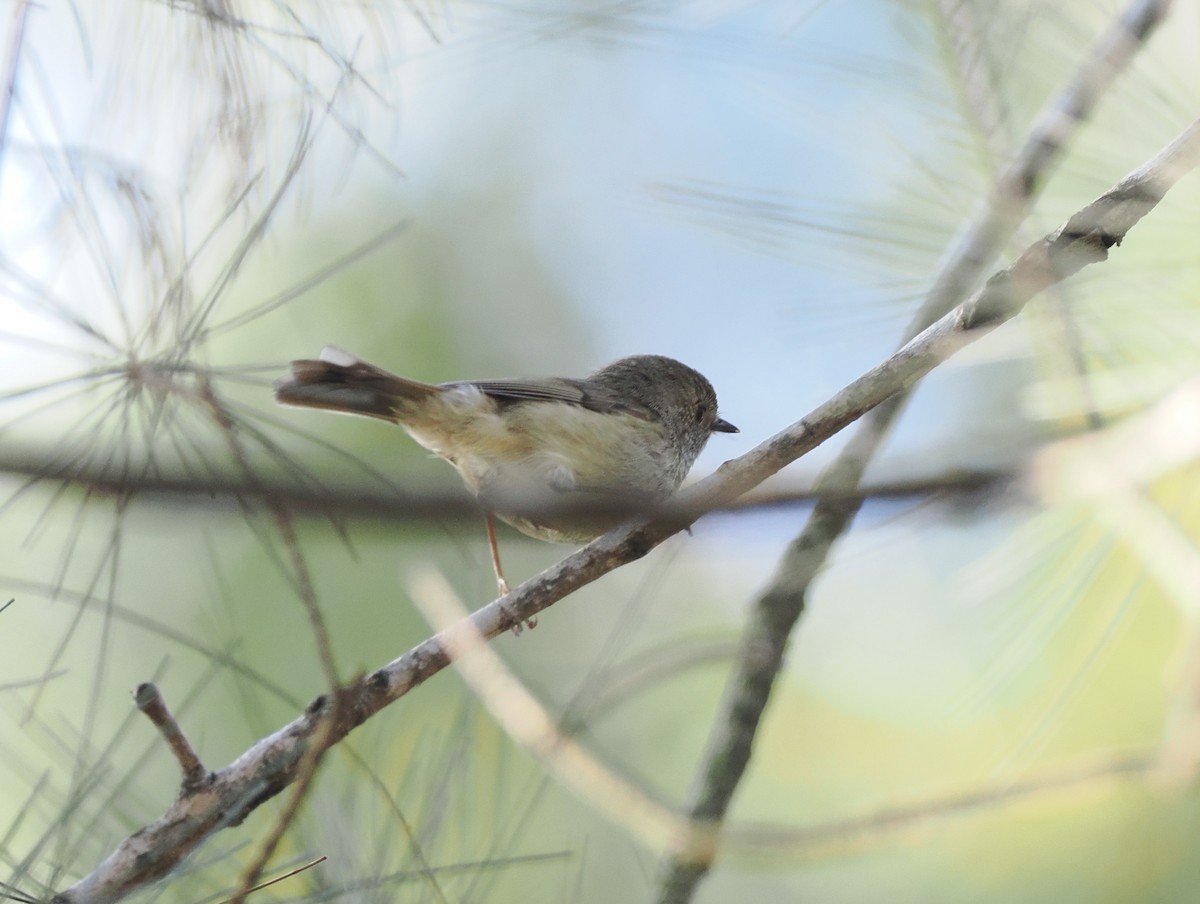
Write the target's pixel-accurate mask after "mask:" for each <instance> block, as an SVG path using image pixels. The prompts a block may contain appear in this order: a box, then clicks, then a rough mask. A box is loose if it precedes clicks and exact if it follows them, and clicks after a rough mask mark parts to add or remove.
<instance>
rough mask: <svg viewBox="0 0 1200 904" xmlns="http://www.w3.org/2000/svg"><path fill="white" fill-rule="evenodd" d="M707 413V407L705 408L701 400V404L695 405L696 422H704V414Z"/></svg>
mask: <svg viewBox="0 0 1200 904" xmlns="http://www.w3.org/2000/svg"><path fill="white" fill-rule="evenodd" d="M707 413H708V409H706V408H705V407H704V403H703V402H702V403H701V404H699V405H697V406H696V423H697V424H703V423H704V415H706V414H707Z"/></svg>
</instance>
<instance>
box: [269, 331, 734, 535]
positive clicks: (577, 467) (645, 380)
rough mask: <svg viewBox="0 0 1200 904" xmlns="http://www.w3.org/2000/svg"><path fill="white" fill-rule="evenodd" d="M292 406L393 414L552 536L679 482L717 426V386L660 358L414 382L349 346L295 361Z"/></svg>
mask: <svg viewBox="0 0 1200 904" xmlns="http://www.w3.org/2000/svg"><path fill="white" fill-rule="evenodd" d="M275 397H276V399H277V400H278V401H279V402H281V403H283V404H285V405H299V406H305V407H310V408H327V409H330V410H333V411H342V412H348V413H352V414H362V415H367V416H369V417H376V418H382V419H383V420H388V421H393V422H395V423H398V424H400V425H401V426H402V427H404V428H405V429H406V430H407V431H408V432H409V434H411V435H412V437H413V438H414V439H415V440H416V441H417V442H418V443H420V444H421V445H422V446H424V447H425V448H426V449H429V450H430V451H432V452H434V453H435V454H437V455H439V456H441V457H442V458H444V459H446V460H447V461H448V462H450V463H451V464H452V465H454V467H455V468H457V469H458V472H459V474H461V475H462V478H463V480H464V481H465V482H466V484H467V486H468V487H470V489H471V491H472V492H474V493H475V494H476V496H478V497H479V499H480V502H481V503H482V504H483V506H484V507H485V508H486V509H488V510H489V511H491V512H494V513H495V514H496V515H497V516H498V517H500V518H502V519H503V520H505V521H507V522H509V523H510V524H512V525H513V526H514V527H516V528H517V529H518V530H521V531H522V532H524V533H526V534H529V535H530V536H532V537H537V538H539V539H542V540H552V541H556V542H582V541H585V540H590V539H592V538H593V537H595V536H598V535H599V534H600V533H603V532H604V531H605V530H607V529H608V528H610V527H612V526H614V525H615V524H616V523H618V522H620V521H621V520H622V519H623V517H625V516H627V515H628V514H630V513H631V512H632V511H636V510H639V509H642V510H644V509H646V508H648V507H651V506H653V505H655V504H657V503H660V502H662V501H663V500H665V499H666V498H667V497H669V496H670V495H671V494H672V493H674V492H675V491H676V490H677V489H678V488H679V485H680V483H682V482H683V478H684V477H685V476H686V475H687V472H688V471H689V470H690V469H691V467H692V464H693V463H694V462H695V460H696V456H698V455H699V454H700V450H701V449H703V448H704V444H705V443H706V442H708V438H709V437H710V436H711V435H712V434H713V433H714V432H723V433H736V432H737V428H736V427H734V426H733V425H732V424H729V423H728V422H726V421H724V420H722V419H721V418H720V417H719V415H718V413H717V397H716V393H715V392H714V391H713V388H712V384H710V383H709V382H708V380H707V379H705V378H704V376H703V375H701V374H700V373H698V372H696V371H695V370H693V369H692V368H690V367H688V366H687V365H685V364H681V363H680V362H678V361H675V360H673V359H671V358H666V357H663V356H661V355H636V356H634V357H630V358H622V359H621V360H619V361H615V362H613V363H612V364H609V365H608V366H607V367H603V368H601V369H600V370H598V371H596V372H595V373H593V374H592V375H591V376H589V377H586V378H584V379H581V380H576V379H568V378H564V377H549V378H544V379H514V380H474V381H468V382H459V383H442V384H440V385H436V386H435V385H432V384H429V383H421V382H418V381H415V380H408V379H405V378H403V377H398V376H396V375H395V374H391V373H388V372H387V371H385V370H382V369H380V368H378V367H375V366H374V365H372V364H367V363H366V362H364V361H360V360H358V359H357V358H354V357H353V356H351V355H348V354H347V353H345V352H343V351H341V350H339V349H325V351H324V352H322V354H321V358H320V360H304V361H293V362H292V374H291V378H290V379H286V380H281V381H279V382H278V383H277V384H276V386H275Z"/></svg>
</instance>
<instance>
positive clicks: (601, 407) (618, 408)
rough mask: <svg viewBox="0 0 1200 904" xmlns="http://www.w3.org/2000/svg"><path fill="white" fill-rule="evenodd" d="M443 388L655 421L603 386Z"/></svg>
mask: <svg viewBox="0 0 1200 904" xmlns="http://www.w3.org/2000/svg"><path fill="white" fill-rule="evenodd" d="M443 385H444V386H454V385H460V386H461V385H471V386H474V387H476V388H478V389H479V390H480V391H481V392H484V393H486V394H487V395H489V396H491V397H492V398H493V399H495V400H496V401H498V402H500V403H501V404H503V403H505V402H566V403H567V404H569V405H579V406H580V407H582V408H587V409H589V410H591V411H598V412H600V413H601V414H608V413H617V412H621V413H624V414H631V415H633V416H634V417H639V418H642V419H643V420H647V421H653V420H657V419H658V418H657V416H656V415H655V414H654V412H653V411H651V410H650V409H649V408H647V407H646V406H645V405H642V404H641V403H640V402H635V401H633V400H631V399H621V398H619V397H617V396H616V395H615V394H614V393H613V392H612V391H611V390H609V389H608V388H607V387H605V386H597V385H595V384H593V383H586V382H584V381H583V380H569V379H566V378H565V377H546V378H542V379H537V378H531V379H516V380H472V381H471V382H470V383H469V384H462V383H459V384H454V383H446V384H443Z"/></svg>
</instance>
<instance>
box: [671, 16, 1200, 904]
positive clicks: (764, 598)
mask: <svg viewBox="0 0 1200 904" xmlns="http://www.w3.org/2000/svg"><path fill="white" fill-rule="evenodd" d="M1169 5H1170V3H1169V2H1168V0H1134V3H1133V4H1132V5H1131V6H1130V7H1129V8H1128V9H1127V10H1126V12H1125V14H1124V15H1123V16H1122V17H1121V18H1120V19H1119V20H1118V21H1117V22H1115V23H1114V24H1113V26H1112V27H1111V28H1109V29H1108V31H1106V32H1105V34H1104V35H1102V36H1101V38H1100V39H1099V41H1098V42H1097V43H1096V45H1095V46H1094V47H1093V48H1092V50H1091V52H1090V53H1089V54H1088V55H1087V57H1086V58H1085V60H1084V62H1083V64H1082V65H1081V66H1080V68H1079V70H1078V71H1077V72H1076V73H1075V75H1074V77H1073V78H1072V79H1071V80H1070V81H1069V82H1068V84H1067V85H1066V86H1065V87H1064V89H1063V90H1062V91H1061V92H1060V93H1059V95H1058V96H1057V97H1056V99H1055V100H1054V102H1052V103H1051V104H1050V105H1049V106H1048V107H1047V108H1046V110H1045V111H1044V112H1043V113H1042V115H1041V116H1040V117H1039V119H1038V121H1037V123H1036V124H1035V125H1034V127H1033V129H1032V130H1031V133H1030V135H1029V137H1028V138H1027V140H1026V142H1025V144H1024V145H1023V147H1022V148H1021V149H1020V150H1019V151H1018V153H1017V155H1016V157H1015V158H1014V160H1013V162H1012V164H1011V165H1010V166H1009V167H1008V169H1007V170H1005V171H1004V172H1003V173H1002V174H1001V175H1000V177H999V178H998V179H997V181H996V184H995V186H994V189H993V192H992V197H991V199H990V202H989V204H988V205H987V207H986V209H985V210H984V212H983V213H982V214H981V215H980V216H979V218H978V219H976V220H975V221H974V222H973V223H972V224H971V225H970V226H969V227H968V228H967V229H966V231H965V232H964V233H963V235H962V237H961V238H960V240H959V242H958V244H957V246H956V247H955V248H953V249H952V250H951V254H950V262H949V264H948V265H947V266H946V267H945V268H944V269H943V270H942V272H941V273H940V274H939V276H938V278H937V279H936V280H935V281H934V283H933V285H932V287H931V288H930V291H929V294H928V295H927V296H926V298H925V301H924V303H923V304H922V306H921V308H920V310H918V312H917V314H916V315H915V317H914V318H913V321H912V323H911V324H910V325H909V328H908V330H907V332H906V333H905V341H906V342H907V341H908V340H910V339H912V337H913V336H915V335H918V334H920V333H921V331H922V330H924V329H926V327H929V326H930V324H933V323H935V322H936V321H937V320H938V318H939V317H942V316H943V313H944V312H945V311H947V310H948V309H949V308H950V307H951V306H952V305H954V304H956V303H957V302H958V300H959V299H961V298H963V297H964V296H965V295H966V294H967V291H968V289H969V287H970V286H972V285H974V284H975V282H976V280H977V279H978V278H979V276H980V274H981V273H982V272H983V268H984V267H985V266H986V265H987V262H988V261H990V260H991V259H993V258H994V256H995V255H996V254H997V253H998V251H999V250H1000V248H1001V247H1003V245H1004V244H1005V243H1006V242H1007V241H1009V239H1010V238H1011V237H1012V235H1013V232H1014V231H1015V229H1016V227H1017V225H1018V224H1019V223H1020V221H1021V220H1022V219H1023V218H1024V217H1025V216H1026V214H1027V213H1028V211H1029V210H1030V208H1031V207H1032V204H1033V200H1034V198H1035V197H1036V195H1037V194H1038V193H1039V191H1040V189H1041V186H1042V185H1043V184H1044V182H1045V179H1046V177H1047V176H1048V174H1049V172H1050V171H1051V169H1052V168H1053V165H1054V164H1055V163H1056V162H1057V160H1058V158H1059V157H1060V156H1061V151H1062V149H1063V147H1064V145H1065V144H1066V142H1067V140H1068V139H1069V138H1070V137H1071V135H1072V133H1073V132H1074V130H1075V127H1076V126H1078V125H1079V123H1081V122H1082V121H1083V120H1084V119H1085V118H1086V117H1087V116H1089V115H1090V114H1091V111H1092V109H1093V108H1094V106H1095V104H1096V102H1097V100H1098V99H1099V98H1100V97H1101V96H1102V95H1103V93H1104V91H1105V89H1106V88H1107V87H1108V86H1109V84H1111V82H1112V80H1113V79H1114V78H1115V77H1116V75H1117V73H1118V72H1120V71H1121V70H1122V69H1123V68H1124V67H1125V65H1126V64H1127V63H1128V62H1129V60H1130V59H1131V58H1132V56H1133V54H1134V53H1135V52H1136V51H1137V50H1138V49H1139V48H1140V47H1141V46H1142V45H1143V44H1144V42H1145V41H1146V39H1147V37H1148V36H1149V34H1150V33H1151V32H1152V31H1153V30H1154V28H1155V26H1156V25H1157V24H1158V23H1159V22H1160V21H1161V20H1162V18H1163V17H1164V16H1165V15H1166V12H1167V9H1168V7H1169ZM1193 130H1194V127H1193ZM1186 134H1187V133H1185V135H1186ZM1168 150H1169V149H1168ZM1137 175H1138V174H1136V173H1135V174H1133V175H1132V176H1130V177H1129V178H1127V179H1126V180H1125V182H1123V183H1121V186H1126V185H1131V184H1133V183H1131V182H1130V180H1134V179H1136V177H1137ZM1121 186H1118V187H1117V189H1114V192H1118V191H1119V190H1120V189H1121ZM1112 194H1113V192H1110V193H1109V195H1112ZM1105 197H1108V195H1106V196H1105ZM1158 197H1161V195H1158ZM1101 201H1103V199H1101ZM1099 203H1100V201H1098V202H1096V204H1099ZM1096 204H1093V205H1090V206H1089V207H1088V208H1085V210H1084V211H1081V212H1080V213H1079V214H1077V215H1076V217H1074V218H1072V222H1075V221H1076V220H1078V219H1079V217H1081V216H1084V215H1085V214H1086V215H1087V216H1089V217H1090V216H1094V215H1096V214H1098V213H1099V209H1096ZM1089 211H1091V213H1089ZM1078 225H1079V224H1077V226H1078ZM1070 228H1071V226H1070V224H1068V226H1067V227H1064V230H1063V232H1060V236H1061V235H1062V234H1063V233H1065V232H1066V231H1068V230H1069V229H1070ZM1122 234H1123V233H1122ZM1119 240H1120V239H1119V238H1117V239H1116V241H1117V242H1119ZM1039 244H1041V243H1035V245H1034V246H1031V248H1030V249H1029V250H1027V251H1026V252H1025V254H1024V255H1022V258H1021V260H1019V261H1018V262H1017V264H1015V265H1014V267H1017V266H1019V265H1020V264H1021V261H1022V260H1026V259H1027V258H1028V257H1029V256H1030V254H1031V252H1033V253H1037V252H1036V251H1035V249H1037V248H1038V246H1039ZM1105 247H1108V246H1105ZM1101 259H1102V258H1101ZM1082 265H1083V264H1080V266H1082ZM1072 266H1073V264H1072ZM1011 269H1012V268H1010V270H1011ZM1053 272H1054V267H1053V266H1052V267H1050V268H1048V269H1047V272H1046V275H1047V276H1048V275H1050V274H1051V273H1053ZM1072 272H1073V271H1072ZM998 276H999V274H998ZM1022 278H1027V277H1022ZM1034 278H1035V280H1036V279H1037V277H1034ZM1059 278H1061V276H1060V277H1059ZM996 279H997V277H995V276H994V277H992V281H994V280H996ZM992 281H989V283H988V285H987V286H985V287H984V290H983V293H984V294H985V295H986V293H987V292H988V289H989V287H991V286H992ZM1051 284H1052V282H1049V281H1047V282H1045V283H1044V284H1043V285H1040V287H1039V288H1038V289H1036V290H1035V291H1041V289H1044V288H1047V287H1048V286H1049V285H1051ZM976 298H977V299H978V298H979V296H976ZM999 300H1000V306H1001V307H1004V306H1005V305H1009V304H1012V303H1013V299H1010V298H1003V297H1001V298H1000V299H999ZM988 304H990V302H983V306H984V307H986V306H987V305H988ZM909 344H910V345H911V342H909ZM905 347H907V346H905ZM902 352H903V349H901V353H902ZM908 398H909V390H908V388H907V387H906V388H905V389H904V390H903V391H901V392H898V393H896V394H895V395H893V396H891V397H890V398H888V399H887V400H886V401H885V402H883V403H882V404H881V405H879V406H877V407H876V408H875V409H873V410H872V411H871V412H870V414H869V415H868V416H867V417H866V418H864V420H863V423H862V424H861V425H860V427H859V429H858V430H857V431H856V432H855V434H854V435H853V436H852V437H851V438H850V440H849V442H848V443H847V445H846V447H845V448H844V449H843V450H842V453H841V454H840V455H839V456H838V458H837V459H836V460H835V461H834V463H833V464H832V465H830V467H829V469H828V470H827V471H826V472H825V474H823V475H822V477H821V479H820V481H819V482H818V485H817V486H818V490H819V489H820V488H821V487H822V486H836V487H842V488H850V487H856V486H858V485H859V484H860V482H861V481H862V477H863V473H864V472H865V471H866V469H867V465H868V464H869V463H870V462H871V460H872V459H873V458H874V457H875V455H876V454H877V452H878V451H879V449H880V448H881V447H882V446H883V443H884V440H885V439H886V437H887V435H888V433H889V432H890V430H891V427H892V424H894V423H895V421H896V419H897V418H898V417H899V415H900V413H901V412H902V411H903V409H904V406H905V404H906V403H907V401H908ZM861 506H862V502H861V497H860V499H858V500H856V499H853V498H850V497H846V498H842V499H822V500H819V501H818V503H817V504H816V506H815V507H814V509H813V512H812V514H811V516H810V517H809V519H808V522H807V523H806V524H805V526H804V529H803V530H802V531H801V533H800V535H799V536H798V537H797V538H796V539H795V540H794V541H793V542H792V543H791V544H790V545H789V547H788V549H787V551H786V552H785V553H784V558H783V561H782V562H781V563H780V566H779V569H778V571H777V572H776V575H775V577H774V579H773V580H772V582H771V585H770V586H769V587H768V588H767V589H766V590H765V591H764V593H763V594H762V595H761V596H760V597H759V599H758V600H757V602H756V605H755V606H754V608H753V610H752V612H751V616H750V622H749V624H748V625H747V626H746V629H745V631H744V633H743V636H742V653H741V655H740V656H739V657H738V660H737V663H736V664H735V667H734V673H733V675H732V676H731V677H730V681H729V684H728V686H727V688H726V693H725V698H724V701H723V704H722V708H721V712H720V713H719V714H718V716H717V720H716V723H715V726H716V727H715V728H714V732H713V734H712V736H711V737H710V739H709V743H708V748H707V750H706V752H705V757H704V762H703V764H702V765H701V767H700V769H699V771H698V773H697V778H696V785H695V789H694V791H693V793H692V799H691V803H690V804H689V805H688V807H687V811H688V813H689V814H690V816H691V817H692V819H694V820H705V821H715V822H720V821H721V820H722V819H723V818H724V816H725V813H726V811H727V810H728V808H729V804H730V801H731V800H732V798H733V794H734V791H735V790H736V789H737V786H738V784H739V783H740V781H741V777H742V775H743V774H744V772H745V769H746V766H747V765H748V763H749V760H750V750H751V746H752V745H753V741H754V736H755V733H756V731H757V727H758V724H759V722H760V720H761V718H762V715H763V712H764V710H765V708H766V705H767V701H768V699H769V697H770V694H771V689H772V687H773V685H774V680H775V675H776V674H777V672H778V670H779V668H780V666H781V665H782V662H783V656H784V652H785V649H786V646H787V642H788V637H789V636H790V634H791V632H792V629H793V628H794V627H795V625H796V622H797V621H798V620H799V618H800V615H801V613H802V612H803V610H804V605H805V600H806V598H807V594H808V588H809V587H810V586H811V584H812V581H813V580H814V579H815V578H816V576H817V574H819V573H820V571H821V568H822V567H823V565H824V564H825V561H826V559H827V558H828V556H829V552H830V550H831V549H832V548H833V545H834V544H835V543H836V542H837V540H838V539H839V538H840V537H841V536H842V535H843V534H845V533H846V532H847V531H848V530H849V528H850V525H851V523H852V522H853V521H854V518H855V516H856V515H857V514H858V511H859V509H860V508H861ZM710 866H711V860H707V861H700V862H697V861H696V860H694V859H691V860H689V859H686V858H680V857H676V858H675V859H674V860H673V861H672V862H669V863H668V864H666V866H665V869H664V873H663V878H662V883H661V886H660V895H659V898H658V900H659V901H660V902H661V904H684V902H687V901H690V900H691V898H692V895H693V893H694V891H695V888H696V886H697V884H698V883H699V882H700V880H701V879H703V877H704V876H705V875H706V874H707V872H708V870H709V868H710Z"/></svg>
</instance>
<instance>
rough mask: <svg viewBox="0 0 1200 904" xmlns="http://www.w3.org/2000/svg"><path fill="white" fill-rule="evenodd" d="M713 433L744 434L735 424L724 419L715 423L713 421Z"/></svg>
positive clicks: (719, 419)
mask: <svg viewBox="0 0 1200 904" xmlns="http://www.w3.org/2000/svg"><path fill="white" fill-rule="evenodd" d="M712 431H713V433H741V432H742V431H741V430H739V429H738V428H737V427H735V426H733V424H731V423H729V421H727V420H725V419H724V418H717V419H716V420H715V421H713V425H712Z"/></svg>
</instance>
